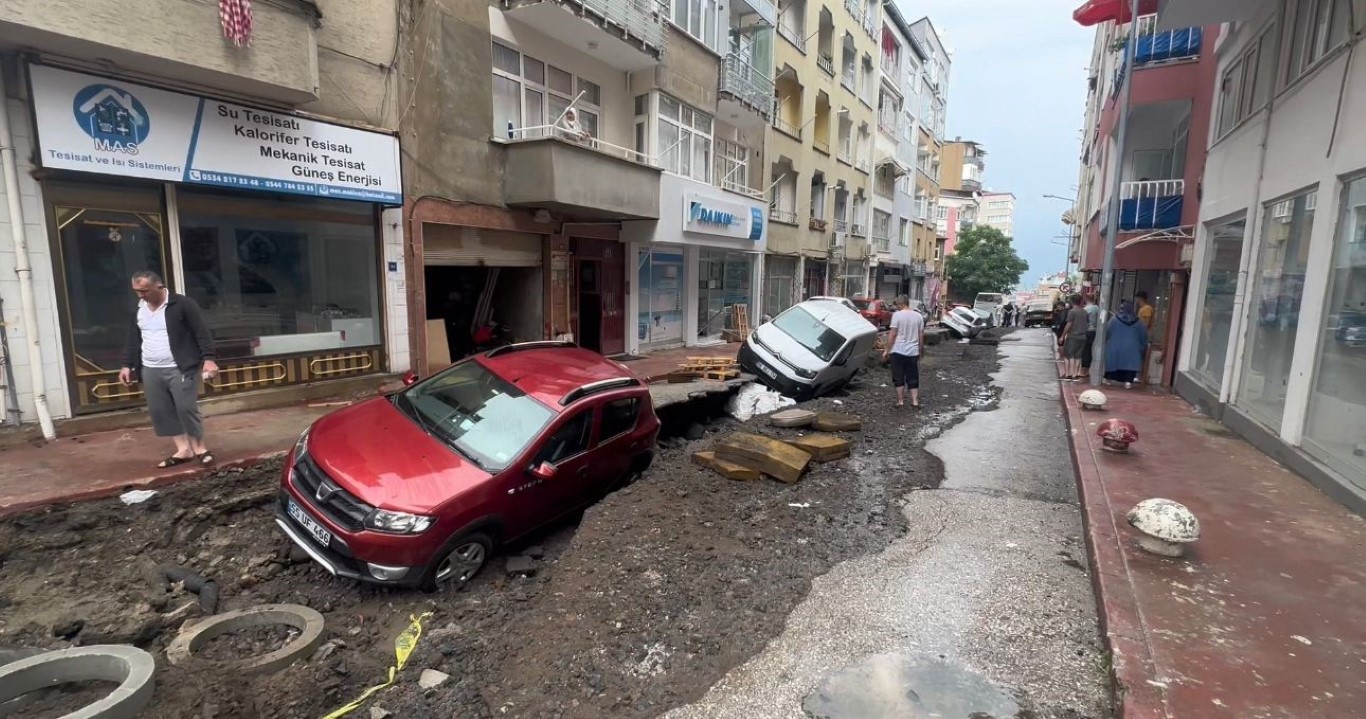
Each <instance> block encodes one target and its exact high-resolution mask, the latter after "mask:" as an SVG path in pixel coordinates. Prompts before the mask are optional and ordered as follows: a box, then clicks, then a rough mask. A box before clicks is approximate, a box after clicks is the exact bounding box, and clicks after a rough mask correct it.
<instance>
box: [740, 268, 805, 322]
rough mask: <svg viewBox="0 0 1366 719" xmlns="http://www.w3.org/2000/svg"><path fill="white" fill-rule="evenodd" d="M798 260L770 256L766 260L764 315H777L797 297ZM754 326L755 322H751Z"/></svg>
mask: <svg viewBox="0 0 1366 719" xmlns="http://www.w3.org/2000/svg"><path fill="white" fill-rule="evenodd" d="M796 282H797V258H796V257H781V256H778V255H769V256H768V257H766V258H765V260H764V314H767V315H777V314H778V313H780V312H782V311H783V310H785V309H787V308H788V307H791V306H792V302H793V300H794V299H795V296H796ZM750 324H754V320H753V319H751V320H750Z"/></svg>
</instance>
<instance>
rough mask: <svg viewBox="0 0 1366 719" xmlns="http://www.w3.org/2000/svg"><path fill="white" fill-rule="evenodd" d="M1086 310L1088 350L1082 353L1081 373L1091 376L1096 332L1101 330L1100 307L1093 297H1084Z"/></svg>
mask: <svg viewBox="0 0 1366 719" xmlns="http://www.w3.org/2000/svg"><path fill="white" fill-rule="evenodd" d="M1084 298H1085V302H1086V304H1085V306H1084V307H1083V308H1082V309H1085V310H1086V349H1084V350H1082V351H1081V373H1082V374H1083V375H1089V374H1091V360H1092V359H1093V357H1092V355H1094V354H1095V346H1096V331H1097V330H1099V329H1100V306H1099V305H1097V304H1096V301H1095V298H1093V297H1091V295H1084Z"/></svg>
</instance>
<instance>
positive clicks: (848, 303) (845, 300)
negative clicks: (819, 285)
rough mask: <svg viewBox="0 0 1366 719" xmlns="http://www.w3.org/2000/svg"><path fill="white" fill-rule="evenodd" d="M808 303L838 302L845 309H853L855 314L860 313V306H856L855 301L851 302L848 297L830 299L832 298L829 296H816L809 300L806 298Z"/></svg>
mask: <svg viewBox="0 0 1366 719" xmlns="http://www.w3.org/2000/svg"><path fill="white" fill-rule="evenodd" d="M806 301H807V302H838V303H840V304H842V305H844V306H845V307H848V308H849V309H851V310H853V311H855V312H858V305H856V304H854V301H853V300H851V299H849V298H848V297H830V296H827V295H816V296H815V297H808V298H806Z"/></svg>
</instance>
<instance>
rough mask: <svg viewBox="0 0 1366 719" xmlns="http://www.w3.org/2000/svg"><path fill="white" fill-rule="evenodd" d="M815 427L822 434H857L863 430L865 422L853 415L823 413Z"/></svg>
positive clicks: (817, 417)
mask: <svg viewBox="0 0 1366 719" xmlns="http://www.w3.org/2000/svg"><path fill="white" fill-rule="evenodd" d="M813 426H814V427H815V428H816V429H818V430H820V431H822V432H857V431H859V430H860V429H863V421H862V420H860V419H859V418H858V417H855V416H853V415H848V414H839V413H838V412H821V413H819V414H817V415H816V423H815V425H813Z"/></svg>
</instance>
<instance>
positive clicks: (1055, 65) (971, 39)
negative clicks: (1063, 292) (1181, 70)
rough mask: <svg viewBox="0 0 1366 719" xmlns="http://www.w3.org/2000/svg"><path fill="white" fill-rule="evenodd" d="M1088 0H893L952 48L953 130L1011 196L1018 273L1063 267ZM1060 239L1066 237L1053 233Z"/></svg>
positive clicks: (989, 181) (1025, 281)
mask: <svg viewBox="0 0 1366 719" xmlns="http://www.w3.org/2000/svg"><path fill="white" fill-rule="evenodd" d="M1081 2H1082V0H971V1H968V0H896V3H897V7H898V9H900V10H901V13H902V15H903V16H904V17H905V18H906V21H907V22H911V23H913V22H915V21H916V20H919V19H920V18H922V17H925V16H926V15H928V16H929V18H930V21H931V22H933V23H934V25H935V27H936V28H938V29H939V31H940V33H941V35H943V38H944V40H945V43H946V44H947V45H948V47H949V49H950V50H952V52H953V66H952V67H951V68H950V70H949V98H948V107H949V109H948V130H947V133H946V134H947V137H945V138H944V139H945V140H952V139H953V138H954V137H955V136H960V135H961V136H962V137H963V139H965V140H968V139H971V140H976V141H978V142H980V143H982V144H983V145H984V146H985V147H986V150H987V157H986V176H985V179H984V186H986V187H988V188H990V189H992V190H994V191H998V192H1000V191H1009V192H1013V193H1015V199H1016V206H1015V249H1016V251H1017V252H1019V253H1020V256H1021V257H1023V258H1024V259H1025V260H1027V261H1028V262H1029V272H1028V273H1027V274H1026V275H1025V276H1024V277H1023V278H1021V284H1022V285H1023V286H1024V287H1033V286H1034V284H1035V283H1036V282H1037V281H1038V278H1039V277H1041V276H1043V275H1045V274H1048V273H1050V272H1058V271H1061V270H1062V263H1063V261H1064V259H1065V255H1066V250H1067V248H1066V245H1064V244H1053V242H1054V239H1055V238H1056V237H1057V236H1058V235H1060V234H1062V233H1063V232H1064V230H1063V227H1062V223H1061V222H1060V221H1059V216H1060V215H1061V214H1062V212H1063V211H1064V210H1066V209H1068V207H1069V203H1067V202H1064V201H1061V200H1049V199H1044V197H1043V195H1045V194H1052V195H1061V196H1064V197H1076V190H1075V189H1074V188H1073V186H1074V185H1076V183H1077V162H1078V156H1079V155H1080V149H1079V148H1080V144H1081V143H1080V139H1079V135H1078V131H1079V130H1080V129H1081V124H1082V121H1083V119H1084V117H1083V115H1084V113H1085V111H1086V75H1087V71H1086V66H1087V64H1089V62H1090V55H1091V43H1092V39H1093V37H1094V34H1093V31H1092V30H1090V29H1087V28H1083V27H1081V26H1080V25H1077V24H1076V23H1075V22H1073V21H1072V11H1073V10H1074V9H1075V8H1076V7H1077V6H1078V5H1080V4H1081ZM1057 241H1058V242H1060V243H1061V242H1063V240H1057Z"/></svg>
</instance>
